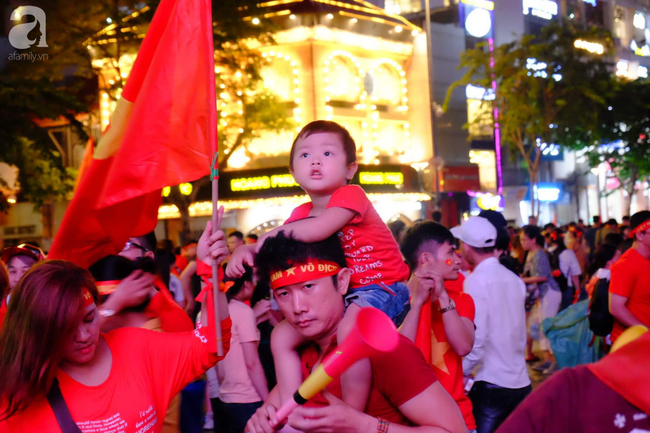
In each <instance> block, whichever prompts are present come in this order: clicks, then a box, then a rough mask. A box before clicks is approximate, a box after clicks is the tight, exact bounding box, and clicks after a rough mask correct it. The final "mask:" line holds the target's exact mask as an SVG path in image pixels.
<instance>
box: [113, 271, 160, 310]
mask: <svg viewBox="0 0 650 433" xmlns="http://www.w3.org/2000/svg"><path fill="white" fill-rule="evenodd" d="M155 279H156V276H155V275H153V274H150V273H148V272H142V271H140V270H137V271H134V272H132V273H131V275H129V276H128V277H126V278H125V279H123V280H122V281H120V283H119V284H118V285H117V287H116V288H115V291H114V292H113V293H112V294H111V296H110V297H109V298H108V300H107V301H106V302H105V303H104V306H105V307H106V308H109V309H112V310H114V311H115V313H119V312H120V311H122V310H124V309H125V308H129V307H135V306H137V305H140V304H142V303H143V302H144V301H146V300H147V299H148V298H152V297H153V296H154V295H155V294H156V289H155V287H154V280H155Z"/></svg>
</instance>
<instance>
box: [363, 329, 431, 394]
mask: <svg viewBox="0 0 650 433" xmlns="http://www.w3.org/2000/svg"><path fill="white" fill-rule="evenodd" d="M371 362H372V375H373V381H374V384H375V386H376V387H377V391H379V392H380V393H381V394H382V395H383V396H384V397H386V399H388V401H390V402H391V403H392V404H393V405H394V406H395V407H399V406H401V405H403V404H404V403H406V402H407V401H409V400H411V399H412V398H413V397H416V396H417V395H419V394H420V393H421V392H422V391H424V390H425V389H427V388H428V387H429V386H431V385H432V384H434V383H436V382H437V381H438V379H437V378H436V374H435V373H434V372H433V370H432V369H431V367H430V366H429V364H427V361H426V360H425V359H424V355H422V352H420V349H418V348H417V346H416V345H415V344H413V343H412V342H411V341H410V340H409V339H408V338H406V337H404V336H403V335H400V342H399V346H398V348H397V350H395V351H394V352H392V353H381V354H378V355H376V356H373V357H372V358H371ZM396 366H399V368H396Z"/></svg>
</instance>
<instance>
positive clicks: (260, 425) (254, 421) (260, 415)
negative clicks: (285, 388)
mask: <svg viewBox="0 0 650 433" xmlns="http://www.w3.org/2000/svg"><path fill="white" fill-rule="evenodd" d="M276 412H277V410H276V409H275V407H274V406H273V405H270V404H268V405H264V406H262V407H261V408H259V409H257V411H256V412H255V413H254V414H253V416H252V417H251V418H250V419H249V420H248V422H247V423H246V429H245V430H244V431H246V432H247V433H273V432H275V431H277V430H280V429H281V428H282V427H283V426H284V423H283V424H280V425H279V426H277V428H275V429H274V428H273V427H271V421H273V422H275V423H277V420H278V417H277V416H276V414H275V413H276Z"/></svg>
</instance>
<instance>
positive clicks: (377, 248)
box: [285, 185, 410, 289]
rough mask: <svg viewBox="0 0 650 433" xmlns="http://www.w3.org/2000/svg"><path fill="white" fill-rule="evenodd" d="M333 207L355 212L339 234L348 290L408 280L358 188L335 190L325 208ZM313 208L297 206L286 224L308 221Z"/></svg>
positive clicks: (398, 256)
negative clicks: (350, 275) (346, 269)
mask: <svg viewBox="0 0 650 433" xmlns="http://www.w3.org/2000/svg"><path fill="white" fill-rule="evenodd" d="M332 207H340V208H344V209H349V210H351V211H354V212H356V216H355V217H354V218H352V220H351V221H350V222H349V223H347V224H346V225H345V226H343V228H342V229H341V231H339V232H338V237H339V240H340V241H341V245H342V246H343V250H344V251H345V257H346V261H347V265H348V268H350V271H351V273H352V277H351V280H350V287H351V288H353V289H354V288H357V287H363V286H368V285H370V284H375V283H380V282H381V283H384V284H388V285H391V284H393V283H397V282H399V281H406V280H408V278H409V275H410V272H409V268H408V266H407V265H406V263H404V260H403V259H402V254H401V253H400V251H399V247H398V246H397V242H395V239H394V238H393V235H392V234H391V233H390V230H388V227H386V224H384V222H383V221H382V219H381V217H380V216H379V214H378V213H377V211H376V210H375V208H374V207H373V205H372V203H371V202H370V200H368V197H367V196H366V193H365V192H364V191H363V189H361V187H360V186H358V185H347V186H344V187H343V188H339V189H338V190H336V192H334V194H332V197H331V198H330V202H329V203H328V205H327V208H328V209H329V208H332ZM312 208H313V205H312V203H311V202H309V203H305V204H303V205H300V206H298V207H297V208H295V209H294V210H293V212H292V213H291V216H290V217H289V219H288V220H287V221H286V222H285V224H288V223H291V222H294V221H298V220H302V219H305V218H308V217H309V213H310V212H311V210H312Z"/></svg>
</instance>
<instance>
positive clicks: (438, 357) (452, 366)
mask: <svg viewBox="0 0 650 433" xmlns="http://www.w3.org/2000/svg"><path fill="white" fill-rule="evenodd" d="M447 293H448V294H449V297H450V298H451V299H453V301H454V303H455V304H456V311H458V315H459V316H460V317H467V318H468V319H469V320H471V321H472V323H473V322H474V313H475V310H474V300H473V299H472V297H471V296H470V295H468V294H467V293H463V292H458V291H455V290H449V288H447ZM439 308H440V302H438V301H436V302H434V303H433V304H432V305H431V365H432V367H433V371H434V372H435V373H436V377H437V378H438V380H439V381H440V383H441V384H442V386H443V387H444V388H445V389H446V390H447V392H449V394H451V396H452V397H453V398H454V400H455V401H456V404H457V405H458V408H459V409H460V412H461V413H462V414H463V418H464V419H465V424H466V425H467V428H468V429H469V430H473V429H475V428H476V422H475V421H474V415H473V414H472V402H471V401H470V399H469V397H468V396H467V395H466V394H465V388H464V386H463V358H461V357H460V356H458V355H457V354H456V352H454V350H453V349H452V348H451V346H450V345H449V343H448V340H447V335H446V334H445V325H444V322H443V321H442V314H441V313H440V311H439ZM447 314H448V313H447Z"/></svg>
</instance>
